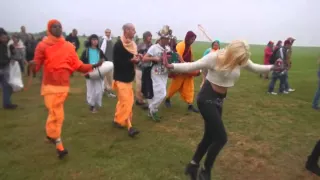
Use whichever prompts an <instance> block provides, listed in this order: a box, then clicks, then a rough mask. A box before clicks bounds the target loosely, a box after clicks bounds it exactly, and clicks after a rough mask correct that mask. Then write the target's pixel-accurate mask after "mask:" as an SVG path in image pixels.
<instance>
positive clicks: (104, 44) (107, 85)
mask: <svg viewBox="0 0 320 180" xmlns="http://www.w3.org/2000/svg"><path fill="white" fill-rule="evenodd" d="M104 33H105V35H104V36H103V37H102V40H101V42H100V43H101V45H100V49H101V50H102V52H103V53H104V56H105V57H106V58H107V59H108V61H112V62H113V42H112V37H111V30H110V29H106V30H105V32H104ZM112 81H113V71H110V72H108V73H107V74H106V76H105V78H104V91H105V92H106V93H107V96H108V97H111V98H115V97H117V96H116V95H115V94H114V93H113V92H112Z"/></svg>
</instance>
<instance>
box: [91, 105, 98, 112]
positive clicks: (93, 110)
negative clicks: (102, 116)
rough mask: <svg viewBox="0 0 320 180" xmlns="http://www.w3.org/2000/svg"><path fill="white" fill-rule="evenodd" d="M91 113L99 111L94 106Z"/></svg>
mask: <svg viewBox="0 0 320 180" xmlns="http://www.w3.org/2000/svg"><path fill="white" fill-rule="evenodd" d="M90 112H91V113H97V112H98V111H97V109H96V108H95V107H94V106H90Z"/></svg>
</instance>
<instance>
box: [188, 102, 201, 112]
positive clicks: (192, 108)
mask: <svg viewBox="0 0 320 180" xmlns="http://www.w3.org/2000/svg"><path fill="white" fill-rule="evenodd" d="M188 111H189V112H195V113H199V110H198V109H196V108H195V107H194V106H193V105H192V104H190V105H188Z"/></svg>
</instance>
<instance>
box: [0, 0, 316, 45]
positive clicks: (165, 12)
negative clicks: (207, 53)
mask: <svg viewBox="0 0 320 180" xmlns="http://www.w3.org/2000/svg"><path fill="white" fill-rule="evenodd" d="M319 7H320V0H90V1H88V0H54V1H47V0H3V2H2V3H1V11H0V26H2V27H4V28H5V29H7V30H8V31H18V30H19V28H20V26H21V25H25V26H26V27H27V31H29V32H39V31H41V30H44V29H45V28H46V24H47V21H48V20H50V19H52V18H56V19H58V20H60V21H61V22H62V25H63V28H64V30H65V31H66V32H70V31H71V30H72V28H76V29H78V32H79V34H83V33H85V34H87V35H88V34H92V33H96V34H99V35H102V34H103V32H104V30H105V29H106V28H110V29H111V30H112V33H113V35H114V36H118V35H120V33H121V27H122V25H123V24H124V23H127V22H132V23H133V24H135V25H136V30H137V33H138V35H139V36H140V37H141V34H142V33H143V32H144V31H146V30H149V31H151V32H152V33H154V37H156V34H155V32H157V31H158V30H159V29H160V28H161V27H162V26H163V25H165V24H168V25H170V26H171V28H172V29H173V33H174V35H176V36H177V37H178V39H181V38H183V37H184V35H185V33H186V32H187V31H188V30H192V31H194V32H196V33H197V34H198V40H206V39H205V37H204V36H203V34H201V31H199V30H198V28H197V25H198V24H201V25H202V26H203V27H204V28H205V29H206V30H207V32H208V34H209V35H210V36H211V37H212V38H213V39H219V40H220V41H222V42H230V41H231V40H233V39H246V40H247V41H248V42H249V43H250V44H266V42H267V41H269V40H273V41H277V40H279V39H285V38H287V37H288V36H292V37H294V38H296V39H297V40H296V43H295V44H296V45H302V46H320V25H319V23H320V11H319Z"/></svg>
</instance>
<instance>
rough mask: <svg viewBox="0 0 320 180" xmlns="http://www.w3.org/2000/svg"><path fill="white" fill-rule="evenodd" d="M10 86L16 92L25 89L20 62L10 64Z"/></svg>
mask: <svg viewBox="0 0 320 180" xmlns="http://www.w3.org/2000/svg"><path fill="white" fill-rule="evenodd" d="M8 84H9V85H10V86H11V87H12V90H13V91H14V92H17V91H21V90H22V88H23V82H22V75H21V69H20V66H19V63H18V61H11V62H10V64H9V77H8Z"/></svg>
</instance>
